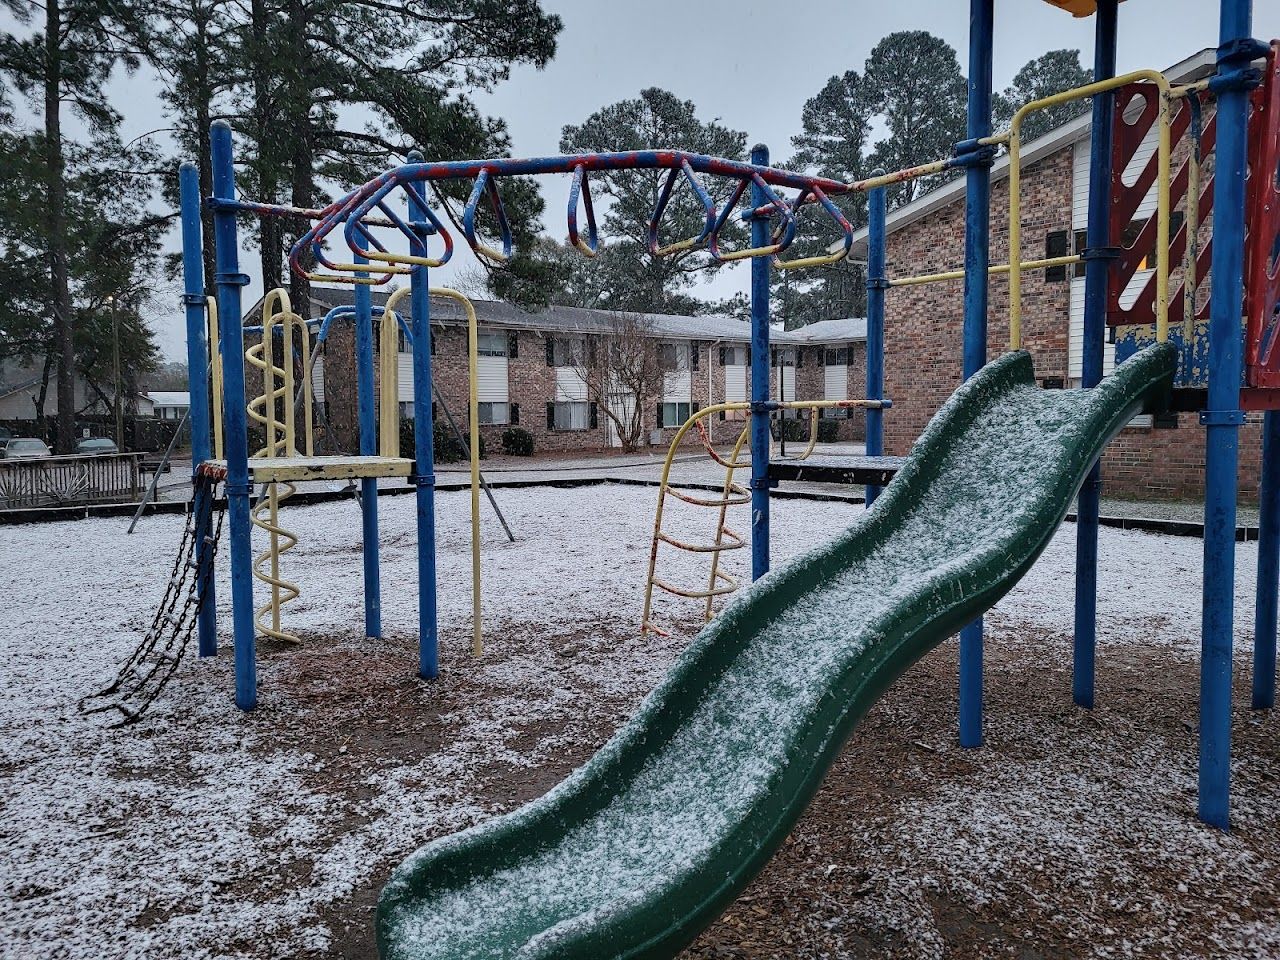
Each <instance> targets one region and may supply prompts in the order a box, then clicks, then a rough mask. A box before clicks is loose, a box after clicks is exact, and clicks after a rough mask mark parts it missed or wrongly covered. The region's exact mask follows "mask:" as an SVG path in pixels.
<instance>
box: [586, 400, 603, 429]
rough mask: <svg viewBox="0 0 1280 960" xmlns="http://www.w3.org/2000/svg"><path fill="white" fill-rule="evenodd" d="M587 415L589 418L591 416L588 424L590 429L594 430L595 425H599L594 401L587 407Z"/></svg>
mask: <svg viewBox="0 0 1280 960" xmlns="http://www.w3.org/2000/svg"><path fill="white" fill-rule="evenodd" d="M588 415H589V416H590V418H591V420H590V426H591V429H592V430H595V429H596V428H597V427H599V426H600V419H599V417H597V416H596V405H595V404H594V403H593V404H591V406H590V408H589V410H588Z"/></svg>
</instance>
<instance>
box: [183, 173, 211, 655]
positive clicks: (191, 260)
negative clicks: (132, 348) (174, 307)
mask: <svg viewBox="0 0 1280 960" xmlns="http://www.w3.org/2000/svg"><path fill="white" fill-rule="evenodd" d="M178 187H179V191H180V194H181V208H182V210H181V212H182V287H183V294H182V302H183V304H184V306H185V307H186V314H187V389H188V390H189V391H190V396H191V413H190V415H189V416H188V418H187V422H188V423H190V424H191V477H192V481H193V482H194V481H195V477H196V471H197V470H198V469H199V467H200V464H202V463H204V462H205V461H206V460H208V459H209V456H210V453H211V447H212V439H211V437H212V425H211V423H210V420H209V349H210V347H209V345H208V332H207V327H206V324H205V301H204V259H203V257H202V246H203V244H202V239H201V229H200V227H201V225H200V171H199V170H198V169H197V168H196V166H195V164H193V163H184V164H183V165H182V166H181V168H180V169H179V171H178ZM217 348H218V347H217V344H214V345H213V346H212V349H214V350H216V349H217ZM211 495H212V493H211V490H209V489H208V488H202V487H201V486H199V485H197V486H196V495H195V497H194V498H193V500H194V502H193V503H192V505H191V508H192V510H194V511H195V517H196V529H195V538H196V573H197V576H198V579H197V581H196V598H197V600H196V602H197V604H198V606H197V613H196V623H197V637H198V643H199V650H200V656H202V657H214V656H217V654H218V610H217V604H216V602H215V599H214V579H213V564H214V560H215V554H214V552H213V551H212V550H211V549H210V545H209V541H208V537H209V535H210V532H211V529H210V528H211V524H210V520H211V519H212V511H211V510H210V506H211V505H210V504H208V503H206V497H208V496H211Z"/></svg>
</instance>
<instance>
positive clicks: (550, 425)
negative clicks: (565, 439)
mask: <svg viewBox="0 0 1280 960" xmlns="http://www.w3.org/2000/svg"><path fill="white" fill-rule="evenodd" d="M555 428H556V405H555V404H554V403H552V402H551V401H549V400H548V401H547V429H548V430H554V429H555Z"/></svg>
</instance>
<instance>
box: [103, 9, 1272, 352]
mask: <svg viewBox="0 0 1280 960" xmlns="http://www.w3.org/2000/svg"><path fill="white" fill-rule="evenodd" d="M543 5H544V7H545V8H546V9H548V10H549V11H552V12H555V13H558V14H560V16H561V17H562V18H563V19H564V32H563V33H562V34H561V35H560V43H559V52H558V53H557V55H556V58H555V60H554V61H552V63H551V64H550V65H549V66H548V67H547V68H546V69H544V70H542V71H537V70H533V69H524V68H520V69H517V70H516V71H515V73H514V75H513V77H512V79H511V80H510V81H508V82H507V83H506V84H504V85H503V86H501V87H500V88H498V89H497V90H496V91H495V92H494V93H492V94H480V95H478V96H477V97H476V99H477V101H478V103H479V105H480V107H481V109H482V110H484V111H485V112H487V113H489V114H492V115H496V116H501V117H503V118H505V119H506V121H507V124H508V126H509V128H510V130H511V136H512V151H513V153H514V154H515V155H516V156H521V155H524V156H531V155H538V154H548V153H556V152H558V143H559V137H560V129H561V127H563V126H564V125H565V124H567V123H578V122H581V121H582V120H583V119H584V118H585V117H587V116H588V115H589V114H591V113H592V112H593V111H595V110H597V109H598V108H600V107H602V106H604V105H606V104H610V103H614V102H616V101H618V100H621V99H624V98H627V97H634V96H635V95H636V93H637V92H639V91H640V90H641V89H643V88H645V87H649V86H659V87H663V88H666V89H668V90H670V91H672V92H673V93H675V94H676V95H678V96H680V97H681V98H684V99H688V100H692V101H694V102H695V103H696V104H697V105H698V111H699V115H700V116H701V117H702V118H703V119H711V118H715V119H718V120H720V121H721V122H722V123H724V124H726V125H728V126H729V127H732V128H735V129H738V130H745V131H746V132H747V136H748V143H756V142H764V143H766V144H768V145H769V147H770V148H771V149H772V151H773V155H774V157H775V158H778V159H782V158H785V157H787V156H788V155H789V154H790V152H791V147H790V141H791V137H792V136H794V135H795V134H797V133H798V132H799V130H800V110H801V107H802V106H803V104H804V102H805V100H807V99H808V98H809V97H811V96H813V95H814V94H815V93H817V92H818V90H819V89H821V87H822V85H823V83H825V81H826V80H827V78H828V77H830V76H832V75H833V74H837V73H841V72H843V71H845V70H847V69H849V68H850V67H853V68H856V69H858V70H859V71H860V70H861V69H862V65H863V62H864V60H865V59H866V57H867V54H868V53H869V52H870V51H871V48H872V47H873V46H875V44H876V43H877V41H879V40H880V38H881V37H883V36H884V35H885V34H888V33H892V32H893V31H895V30H913V29H927V30H929V31H931V32H932V33H934V34H935V35H937V36H939V37H941V38H942V39H943V40H944V41H946V42H947V43H949V44H950V45H951V46H952V47H953V48H955V49H956V50H957V51H958V52H959V55H960V63H961V68H962V69H964V68H966V67H967V56H968V54H967V43H968V28H969V23H968V4H967V3H963V2H961V0H897V2H894V3H866V2H861V3H859V2H850V0H839V2H837V0H808V2H806V3H804V4H802V5H800V6H797V7H791V6H790V5H789V4H783V5H778V4H776V3H763V2H756V0H736V2H731V0H678V2H677V0H647V2H646V3H643V4H641V3H617V2H601V0H544V3H543ZM1254 35H1255V36H1257V37H1259V38H1263V39H1269V38H1271V37H1273V36H1280V2H1276V0H1257V2H1255V14H1254ZM1217 40H1218V25H1217V4H1215V3H1212V2H1208V0H1130V2H1127V3H1124V4H1123V5H1122V6H1121V8H1120V46H1119V63H1118V66H1119V69H1120V70H1121V71H1124V70H1128V69H1134V68H1137V67H1156V68H1164V67H1168V66H1170V65H1172V64H1174V63H1176V62H1178V61H1180V60H1182V59H1184V58H1185V57H1187V56H1189V55H1191V54H1192V53H1194V52H1195V51H1197V50H1199V49H1201V48H1203V47H1212V46H1216V45H1217ZM1062 47H1072V48H1078V49H1080V50H1081V51H1082V60H1083V62H1084V64H1085V65H1086V66H1089V65H1090V64H1091V63H1092V57H1093V21H1092V20H1091V19H1088V20H1075V19H1073V18H1072V17H1071V16H1070V15H1069V14H1065V13H1062V12H1060V11H1058V10H1056V9H1055V8H1053V7H1051V6H1050V5H1049V4H1047V3H1043V2H1035V0H997V3H996V36H995V85H996V88H997V89H1000V88H1001V87H1003V86H1005V85H1006V84H1008V83H1009V82H1010V80H1011V79H1012V77H1013V74H1014V73H1015V72H1016V71H1017V70H1018V68H1019V67H1021V66H1022V65H1023V64H1024V63H1026V62H1027V61H1028V60H1030V59H1032V58H1033V57H1036V56H1039V55H1040V54H1041V53H1043V52H1044V51H1046V50H1049V49H1057V48H1062ZM156 89H157V84H156V81H155V80H154V78H153V77H151V76H148V75H145V74H140V75H137V76H135V77H131V78H117V79H116V80H115V81H113V83H112V85H111V93H112V95H113V98H114V100H115V102H116V104H117V105H118V106H121V107H122V109H124V111H125V114H126V124H125V131H124V132H125V137H126V139H128V138H129V137H132V136H137V135H139V134H142V133H145V132H147V131H148V130H151V129H154V128H156V127H159V126H162V125H163V124H164V121H163V118H162V116H161V110H160V105H159V103H158V101H157V99H156V96H155V91H156ZM654 146H668V147H678V146H680V144H654ZM567 191H568V181H567V178H545V179H544V183H543V193H544V196H545V197H546V199H547V215H546V220H547V228H548V230H549V232H551V233H552V234H553V235H555V236H557V237H559V236H561V235H562V234H563V232H564V223H563V220H564V209H563V208H564V204H565V198H566V196H567ZM170 243H171V245H173V246H176V230H175V231H174V235H173V237H171V239H170ZM456 249H457V251H458V252H457V253H456V254H455V256H454V259H453V264H450V267H446V268H443V269H441V270H439V271H436V272H435V273H434V274H433V277H434V278H436V279H439V280H440V281H447V280H448V277H449V275H450V268H452V267H453V265H454V264H457V265H459V266H465V265H466V264H468V263H471V262H472V261H471V254H470V251H469V250H468V249H467V247H466V244H465V243H459V244H458V245H457V247H456ZM256 259H257V258H256V257H254V256H246V257H244V258H243V263H242V267H243V268H244V269H245V270H246V271H248V272H250V273H251V274H256V272H257V269H256V268H257V264H256ZM957 262H959V251H957ZM747 273H748V271H747V268H746V266H745V264H743V265H739V266H737V267H731V268H728V269H726V270H723V271H721V274H720V276H719V278H718V279H717V281H716V283H715V284H714V288H713V289H709V290H707V291H704V292H705V293H707V294H708V295H713V296H726V295H728V294H729V293H732V292H733V291H735V290H746V289H747ZM260 292H261V284H260V282H258V281H257V279H256V278H255V284H254V286H251V287H250V288H249V290H248V291H247V296H248V297H256V296H257V295H258V294H259V293H260ZM154 325H155V329H156V332H157V334H158V336H159V340H160V344H161V347H162V349H163V351H164V352H165V354H166V355H168V356H170V357H173V358H180V357H182V356H184V355H185V354H184V350H185V347H184V340H183V337H184V334H183V330H182V321H181V315H180V311H179V308H178V306H177V304H176V302H175V305H174V308H173V311H172V313H171V314H170V315H168V316H163V317H156V318H155V321H154Z"/></svg>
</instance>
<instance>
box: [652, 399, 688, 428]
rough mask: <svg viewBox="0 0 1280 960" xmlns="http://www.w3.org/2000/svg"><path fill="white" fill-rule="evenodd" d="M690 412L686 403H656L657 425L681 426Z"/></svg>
mask: <svg viewBox="0 0 1280 960" xmlns="http://www.w3.org/2000/svg"><path fill="white" fill-rule="evenodd" d="M691 413H692V410H691V409H690V407H689V404H687V403H680V402H675V403H660V404H658V426H659V427H679V426H682V425H683V424H684V422H685V421H686V420H688V419H689V416H690V414H691Z"/></svg>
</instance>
